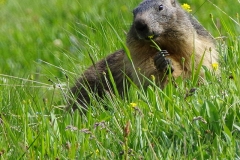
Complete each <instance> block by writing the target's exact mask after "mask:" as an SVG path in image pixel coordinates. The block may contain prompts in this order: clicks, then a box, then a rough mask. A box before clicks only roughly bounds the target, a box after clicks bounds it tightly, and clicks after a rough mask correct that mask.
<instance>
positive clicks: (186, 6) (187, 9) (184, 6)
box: [181, 3, 192, 12]
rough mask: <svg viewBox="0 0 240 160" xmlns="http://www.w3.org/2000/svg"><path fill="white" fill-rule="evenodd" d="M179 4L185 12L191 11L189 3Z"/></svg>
mask: <svg viewBox="0 0 240 160" xmlns="http://www.w3.org/2000/svg"><path fill="white" fill-rule="evenodd" d="M181 6H182V8H183V9H184V10H185V11H187V12H191V11H192V9H191V7H190V5H189V4H187V3H183V4H182V5H181Z"/></svg>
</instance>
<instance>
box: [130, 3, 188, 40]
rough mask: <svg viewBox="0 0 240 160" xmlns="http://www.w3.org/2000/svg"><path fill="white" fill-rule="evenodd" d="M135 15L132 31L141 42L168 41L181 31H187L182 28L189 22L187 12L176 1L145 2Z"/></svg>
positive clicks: (134, 11)
mask: <svg viewBox="0 0 240 160" xmlns="http://www.w3.org/2000/svg"><path fill="white" fill-rule="evenodd" d="M133 15H134V20H133V25H132V30H131V31H132V32H134V33H135V38H138V39H141V40H146V39H149V37H151V38H153V39H156V40H159V41H161V37H164V40H166V38H171V37H174V36H178V33H180V32H179V29H180V30H181V29H182V28H184V29H186V27H181V25H183V24H184V23H186V21H187V20H186V19H185V17H186V15H185V12H184V11H183V10H182V9H181V8H180V6H179V5H178V3H177V2H176V1H175V0H145V1H143V2H142V3H141V4H140V5H139V6H138V7H137V8H135V9H134V10H133ZM184 15H185V16H184Z"/></svg>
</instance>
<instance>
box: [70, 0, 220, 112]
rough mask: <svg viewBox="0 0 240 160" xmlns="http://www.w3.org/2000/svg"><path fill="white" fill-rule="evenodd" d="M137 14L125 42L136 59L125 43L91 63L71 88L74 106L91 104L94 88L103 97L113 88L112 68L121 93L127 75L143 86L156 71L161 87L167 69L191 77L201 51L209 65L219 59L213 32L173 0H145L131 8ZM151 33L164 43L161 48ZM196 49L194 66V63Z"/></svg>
mask: <svg viewBox="0 0 240 160" xmlns="http://www.w3.org/2000/svg"><path fill="white" fill-rule="evenodd" d="M133 15H134V19H133V23H132V25H131V28H130V30H129V32H128V34H127V42H126V44H127V45H126V46H127V48H128V50H129V51H130V55H131V59H132V61H130V59H129V57H128V56H127V54H126V53H125V50H123V49H122V50H119V51H116V52H114V53H112V54H110V55H109V56H107V57H106V58H104V59H103V60H101V61H99V62H97V63H96V64H94V65H93V66H91V67H90V68H88V69H87V70H86V71H85V72H84V73H83V75H82V76H81V77H80V78H79V79H78V81H77V82H76V84H75V86H74V87H73V88H72V89H71V92H72V94H73V95H74V96H75V97H76V99H75V101H73V103H72V104H70V106H71V108H72V109H77V108H83V109H87V107H88V105H89V103H90V96H91V93H92V94H98V96H99V97H103V96H104V93H106V91H109V85H108V84H111V80H110V75H109V70H110V71H111V74H112V77H113V79H114V82H115V85H116V88H117V90H118V93H119V94H122V93H123V92H124V86H126V84H125V83H128V80H129V79H130V80H131V81H132V82H134V83H135V84H137V85H138V86H140V84H141V85H143V86H144V88H145V87H147V86H148V85H149V83H148V82H149V81H147V80H146V77H147V78H150V77H151V76H152V75H153V76H155V81H156V83H157V84H158V85H159V87H161V88H163V87H164V86H165V84H166V83H167V78H168V76H167V74H168V73H170V72H172V76H173V77H178V76H183V78H188V77H190V76H191V73H192V70H193V69H197V67H198V66H199V63H200V61H201V58H202V57H203V56H204V57H203V62H202V65H204V66H206V67H207V68H208V69H209V70H212V64H213V63H216V62H217V60H218V53H217V51H216V48H215V42H214V39H213V37H212V36H211V35H210V34H209V33H208V32H207V31H206V30H205V29H204V27H203V26H202V25H201V24H199V22H198V21H197V20H196V19H195V18H194V17H192V16H191V15H190V14H188V13H187V12H186V11H184V10H183V9H182V8H181V6H180V5H179V4H178V2H176V1H175V0H145V1H143V2H142V3H140V5H139V6H138V7H137V8H135V9H134V10H133ZM150 38H151V39H152V40H153V41H154V42H155V43H156V44H157V45H158V46H159V47H160V48H161V49H162V51H161V52H159V51H158V50H157V49H156V47H154V46H153V42H152V41H151V40H150ZM193 54H194V55H195V58H194V66H195V68H193V67H192V60H191V56H192V55H193ZM183 59H184V63H183ZM136 72H137V73H136ZM201 72H202V74H200V75H203V71H201ZM106 80H107V81H108V82H106Z"/></svg>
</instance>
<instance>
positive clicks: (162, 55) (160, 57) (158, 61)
mask: <svg viewBox="0 0 240 160" xmlns="http://www.w3.org/2000/svg"><path fill="white" fill-rule="evenodd" d="M167 55H169V54H168V52H167V51H166V50H161V51H160V52H158V53H157V55H156V56H155V57H154V65H155V66H156V68H157V70H159V71H160V72H166V74H169V73H170V72H171V73H172V72H173V71H174V68H173V66H172V63H171V60H170V59H168V58H166V56H167Z"/></svg>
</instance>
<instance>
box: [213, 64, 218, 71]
mask: <svg viewBox="0 0 240 160" xmlns="http://www.w3.org/2000/svg"><path fill="white" fill-rule="evenodd" d="M212 68H213V70H214V71H216V70H217V69H218V63H212Z"/></svg>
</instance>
